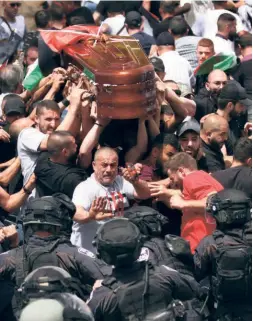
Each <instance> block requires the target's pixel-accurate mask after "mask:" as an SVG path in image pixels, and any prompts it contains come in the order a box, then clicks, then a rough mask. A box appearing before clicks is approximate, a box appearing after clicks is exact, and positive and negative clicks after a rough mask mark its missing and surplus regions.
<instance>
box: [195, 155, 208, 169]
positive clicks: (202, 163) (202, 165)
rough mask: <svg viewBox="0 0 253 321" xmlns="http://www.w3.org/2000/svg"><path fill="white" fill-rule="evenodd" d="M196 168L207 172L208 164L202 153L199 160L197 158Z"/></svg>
mask: <svg viewBox="0 0 253 321" xmlns="http://www.w3.org/2000/svg"><path fill="white" fill-rule="evenodd" d="M197 165H198V170H199V171H204V172H207V173H208V166H207V160H206V157H205V156H204V155H203V156H202V157H201V158H200V159H199V160H197Z"/></svg>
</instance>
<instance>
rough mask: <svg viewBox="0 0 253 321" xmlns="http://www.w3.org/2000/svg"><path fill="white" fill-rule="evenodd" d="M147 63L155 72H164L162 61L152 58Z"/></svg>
mask: <svg viewBox="0 0 253 321" xmlns="http://www.w3.org/2000/svg"><path fill="white" fill-rule="evenodd" d="M149 61H150V62H151V64H152V65H153V66H154V69H155V72H165V67H164V63H163V61H162V59H160V58H158V57H152V58H150V59H149Z"/></svg>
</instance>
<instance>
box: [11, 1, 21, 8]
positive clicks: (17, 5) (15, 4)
mask: <svg viewBox="0 0 253 321" xmlns="http://www.w3.org/2000/svg"><path fill="white" fill-rule="evenodd" d="M10 6H11V7H12V8H14V7H18V8H19V7H20V6H21V3H19V2H12V3H10Z"/></svg>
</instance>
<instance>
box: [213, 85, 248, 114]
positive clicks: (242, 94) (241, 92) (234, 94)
mask: <svg viewBox="0 0 253 321" xmlns="http://www.w3.org/2000/svg"><path fill="white" fill-rule="evenodd" d="M220 99H226V100H228V101H236V102H240V103H241V104H243V105H244V106H245V107H246V108H250V107H251V105H252V101H251V100H250V99H249V98H247V93H246V90H245V89H244V88H243V87H242V86H241V85H240V84H239V83H238V82H237V81H235V80H230V81H229V82H228V83H227V84H226V85H225V86H224V87H223V88H222V90H221V92H220V96H219V99H218V103H219V100H220Z"/></svg>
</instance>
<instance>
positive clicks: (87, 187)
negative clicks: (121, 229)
mask: <svg viewBox="0 0 253 321" xmlns="http://www.w3.org/2000/svg"><path fill="white" fill-rule="evenodd" d="M134 192H135V189H134V187H133V185H132V184H131V183H129V182H128V181H126V180H125V179H124V178H123V177H121V176H119V175H118V176H117V177H116V179H115V181H114V182H113V184H112V185H110V186H103V185H101V184H100V183H99V182H98V181H97V180H96V179H95V176H94V174H92V175H91V177H89V178H88V179H87V180H86V181H84V182H82V183H80V184H79V185H78V186H77V187H76V188H75V191H74V194H73V199H72V201H73V203H74V204H75V205H79V206H82V207H83V208H84V209H85V211H89V210H90V207H91V204H92V202H93V201H94V200H95V198H97V197H101V196H102V197H107V202H108V203H107V209H108V210H110V211H111V212H112V213H113V214H114V216H115V217H116V216H121V215H124V213H123V212H122V211H120V210H119V208H118V207H117V203H118V202H119V201H120V202H121V201H123V204H124V209H126V208H127V207H129V202H128V199H133V198H134ZM103 223H104V221H91V222H88V223H84V224H79V223H76V222H74V223H73V227H72V235H71V242H72V244H73V245H76V246H81V247H84V248H86V249H88V250H89V251H94V248H93V246H92V241H93V238H94V236H95V234H96V231H97V229H98V227H99V225H100V224H103Z"/></svg>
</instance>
